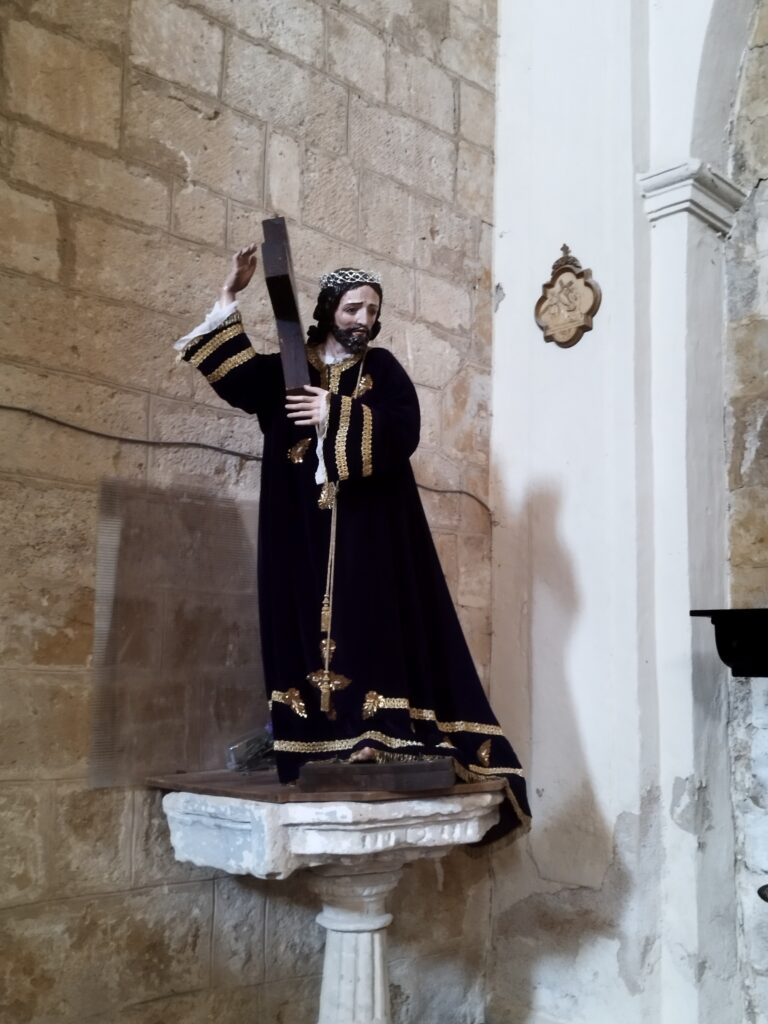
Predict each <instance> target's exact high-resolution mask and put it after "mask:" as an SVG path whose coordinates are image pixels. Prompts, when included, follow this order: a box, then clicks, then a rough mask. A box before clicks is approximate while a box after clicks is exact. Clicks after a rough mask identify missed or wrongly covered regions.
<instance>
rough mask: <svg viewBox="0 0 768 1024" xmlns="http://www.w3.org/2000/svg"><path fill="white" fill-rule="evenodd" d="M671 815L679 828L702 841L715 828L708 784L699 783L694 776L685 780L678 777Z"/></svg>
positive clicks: (674, 785) (673, 790) (675, 782)
mask: <svg viewBox="0 0 768 1024" xmlns="http://www.w3.org/2000/svg"><path fill="white" fill-rule="evenodd" d="M669 814H670V817H671V818H672V820H673V821H674V823H675V824H676V825H677V826H678V827H679V828H681V829H683V831H685V832H690V833H691V835H695V836H699V839H700V840H701V838H702V837H703V835H704V833H705V832H710V831H711V830H712V828H713V825H712V807H711V805H710V802H709V794H708V792H707V784H706V782H703V781H701V780H698V781H697V780H696V779H695V777H694V776H693V775H689V776H687V777H686V778H685V779H682V778H680V776H678V777H677V778H676V779H675V781H674V783H673V786H672V805H671V806H670V809H669Z"/></svg>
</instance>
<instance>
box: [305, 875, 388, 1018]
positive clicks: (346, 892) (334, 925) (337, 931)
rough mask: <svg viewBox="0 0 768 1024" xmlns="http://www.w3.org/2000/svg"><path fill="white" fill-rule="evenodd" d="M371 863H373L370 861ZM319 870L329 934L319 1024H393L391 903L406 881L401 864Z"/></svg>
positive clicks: (316, 884)
mask: <svg viewBox="0 0 768 1024" xmlns="http://www.w3.org/2000/svg"><path fill="white" fill-rule="evenodd" d="M366 859H367V858H366ZM373 867H374V865H366V866H365V868H364V869H363V870H360V871H359V872H355V873H350V868H349V867H348V866H346V865H341V866H338V867H336V866H328V867H325V868H316V869H315V870H314V871H313V872H312V876H313V877H312V879H311V881H310V886H311V888H312V889H313V890H314V891H315V892H316V893H317V894H318V896H319V897H320V899H321V900H322V903H323V910H322V912H321V913H320V914H318V916H317V921H318V924H321V925H322V926H323V928H325V929H326V931H327V935H326V939H325V958H324V962H323V986H322V989H321V992H320V1014H319V1016H318V1024H390V1022H391V1019H392V1018H391V1017H390V1013H389V983H388V977H387V961H386V947H387V932H386V929H387V925H388V924H389V923H390V922H391V920H392V915H391V914H388V913H387V911H386V899H387V896H389V894H390V893H391V892H393V891H394V889H395V887H396V886H397V883H398V882H399V881H400V875H401V871H402V868H401V866H400V864H398V865H395V864H391V865H390V866H389V867H390V869H389V870H387V865H386V864H385V863H382V864H380V865H379V866H378V867H379V870H377V871H373V870H372V869H373Z"/></svg>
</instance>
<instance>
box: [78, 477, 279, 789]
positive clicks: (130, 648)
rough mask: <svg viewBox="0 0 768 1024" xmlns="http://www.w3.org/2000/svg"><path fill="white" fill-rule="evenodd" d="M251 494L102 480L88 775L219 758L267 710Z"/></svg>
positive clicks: (215, 764) (157, 769) (103, 777)
mask: <svg viewBox="0 0 768 1024" xmlns="http://www.w3.org/2000/svg"><path fill="white" fill-rule="evenodd" d="M257 515H258V510H257V506H256V503H255V502H243V501H235V500H234V499H231V498H226V497H221V496H218V495H214V494H211V493H208V492H206V491H204V490H202V489H200V488H199V487H197V488H194V487H193V488H191V487H183V486H178V485H177V486H174V487H165V488H161V487H147V486H145V485H142V484H134V483H129V482H126V481H107V482H105V483H103V484H102V488H101V501H100V509H99V538H98V552H97V571H96V615H95V637H94V696H93V716H92V719H93V727H92V746H91V757H90V763H89V779H90V782H91V784H92V785H95V786H120V785H131V784H139V785H141V784H142V782H143V781H144V780H145V779H146V778H147V777H148V776H150V775H153V774H160V773H168V772H175V771H179V770H184V771H195V770H205V769H211V768H223V767H225V765H226V747H227V746H228V744H230V743H232V742H233V741H234V740H235V739H237V738H238V737H239V736H242V735H243V734H244V733H246V732H248V731H250V730H251V729H254V728H256V727H258V726H260V725H262V724H264V723H266V721H267V720H268V717H269V715H268V710H267V702H266V696H265V694H264V683H263V673H262V667H261V648H260V642H259V625H258V608H257V592H256V547H255V529H256V522H257Z"/></svg>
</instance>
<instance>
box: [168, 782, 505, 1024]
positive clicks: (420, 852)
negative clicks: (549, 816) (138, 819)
mask: <svg viewBox="0 0 768 1024" xmlns="http://www.w3.org/2000/svg"><path fill="white" fill-rule="evenodd" d="M501 800H502V795H501V792H500V791H499V790H495V791H492V792H468V793H461V792H460V789H459V791H458V792H455V793H453V794H452V795H450V796H440V797H423V798H416V799H413V798H411V799H407V800H402V799H400V800H381V801H376V802H368V803H364V802H349V803H342V802H334V801H327V800H326V801H317V802H312V801H307V802H306V803H298V802H297V803H283V804H279V803H269V802H266V801H260V800H258V799H248V798H241V797H238V798H235V797H223V796H207V795H204V794H199V793H184V792H180V793H168V794H167V795H166V796H165V797H164V798H163V809H164V810H165V813H166V816H167V818H168V824H169V826H170V830H171V842H172V843H173V848H174V852H175V854H176V858H177V860H181V861H189V862H191V863H192V864H196V865H198V866H200V867H212V868H219V869H220V870H223V871H227V872H229V873H231V874H238V875H246V874H247V875H253V876H255V877H256V878H278V879H285V878H288V877H289V876H290V875H291V874H292V873H293V872H294V871H296V870H299V869H301V868H305V869H309V870H310V872H311V875H310V884H311V887H312V889H313V890H314V891H315V892H316V893H317V894H318V896H319V897H320V899H321V901H322V904H323V909H322V911H321V913H320V914H319V916H318V918H317V920H318V922H319V923H320V924H321V925H322V926H323V927H324V928H325V929H326V933H327V934H326V944H325V960H324V963H323V982H322V989H321V995H320V1011H319V1016H318V1024H391V1020H392V1018H391V1014H390V1009H389V979H388V973H387V960H386V929H387V926H388V925H389V923H390V922H391V920H392V916H391V914H389V913H387V910H386V899H387V896H388V895H389V894H390V893H391V892H393V891H394V889H395V887H396V886H397V883H398V881H399V879H400V875H401V872H402V868H403V865H404V864H406V863H407V862H408V861H412V860H417V859H419V858H421V857H432V858H439V857H443V856H445V854H446V853H448V852H449V850H450V849H451V848H452V847H453V846H455V845H457V844H462V843H474V842H477V841H478V840H480V839H482V837H483V836H484V835H485V833H486V832H487V831H488V829H489V828H491V827H492V826H493V825H494V824H496V821H497V820H498V805H499V803H500V802H501Z"/></svg>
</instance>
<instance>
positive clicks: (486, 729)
mask: <svg viewBox="0 0 768 1024" xmlns="http://www.w3.org/2000/svg"><path fill="white" fill-rule="evenodd" d="M410 714H411V718H415V719H417V720H419V721H423V722H434V723H435V724H436V725H437V727H438V729H439V730H440V731H441V732H479V733H482V734H483V735H485V736H503V735H504V731H503V729H502V728H501V726H500V725H484V724H483V723H482V722H461V721H460V722H438V720H437V715H436V714H435V712H434V711H431V710H429V709H428V708H411V712H410Z"/></svg>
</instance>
